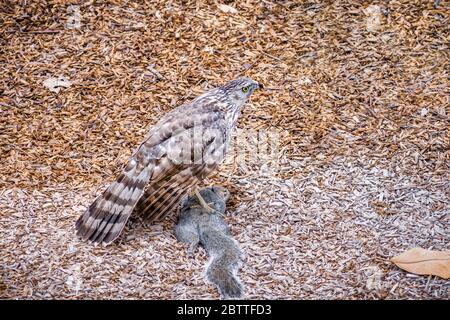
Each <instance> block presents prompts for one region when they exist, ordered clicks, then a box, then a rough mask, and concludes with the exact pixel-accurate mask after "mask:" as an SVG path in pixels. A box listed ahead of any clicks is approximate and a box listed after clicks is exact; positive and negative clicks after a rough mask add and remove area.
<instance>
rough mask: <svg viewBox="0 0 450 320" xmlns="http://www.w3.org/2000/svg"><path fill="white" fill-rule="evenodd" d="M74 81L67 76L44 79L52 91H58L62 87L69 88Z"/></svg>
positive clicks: (46, 85) (45, 84)
mask: <svg viewBox="0 0 450 320" xmlns="http://www.w3.org/2000/svg"><path fill="white" fill-rule="evenodd" d="M71 84H72V83H71V82H70V81H69V79H67V78H65V77H58V78H48V79H46V80H45V81H44V86H45V87H47V88H48V89H49V90H50V91H52V92H56V93H58V92H59V90H61V87H64V88H68V87H70V85H71Z"/></svg>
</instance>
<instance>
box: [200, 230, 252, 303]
mask: <svg viewBox="0 0 450 320" xmlns="http://www.w3.org/2000/svg"><path fill="white" fill-rule="evenodd" d="M208 231H209V230H206V231H203V232H201V234H200V238H201V239H203V241H202V243H203V244H204V247H205V249H206V250H207V251H208V254H209V255H210V256H211V258H210V261H209V263H208V266H207V267H206V278H207V279H208V280H209V281H211V282H212V283H213V284H214V285H216V286H217V288H218V289H219V292H220V295H221V296H222V298H224V299H229V298H240V297H241V296H242V293H243V290H244V288H243V286H242V283H241V281H240V280H239V278H238V277H237V275H236V273H237V271H238V270H239V268H240V267H241V265H242V260H241V251H240V249H239V246H238V244H237V243H236V241H235V240H234V239H231V238H230V237H228V236H226V235H224V234H219V235H217V233H215V234H213V235H211V236H212V237H209V232H208ZM205 238H209V240H206V241H204V240H205ZM224 244H225V245H224Z"/></svg>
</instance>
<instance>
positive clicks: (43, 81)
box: [0, 0, 450, 299]
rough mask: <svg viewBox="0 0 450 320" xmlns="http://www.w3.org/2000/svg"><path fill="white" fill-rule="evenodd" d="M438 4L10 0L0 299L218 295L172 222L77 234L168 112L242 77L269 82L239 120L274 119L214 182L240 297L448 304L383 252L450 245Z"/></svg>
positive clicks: (1, 121) (2, 108)
mask: <svg viewBox="0 0 450 320" xmlns="http://www.w3.org/2000/svg"><path fill="white" fill-rule="evenodd" d="M219 4H225V5H228V6H230V7H232V8H234V10H231V9H224V8H227V7H224V6H219ZM449 12H450V10H449V2H448V1H431V0H430V1H407V0H395V1H370V2H369V1H356V0H353V1H352V0H346V1H345V0H342V1H304V2H303V1H269V0H263V1H256V0H246V1H224V2H216V1H201V0H199V1H189V2H188V1H162V0H157V1H148V2H145V3H142V2H141V1H126V2H122V1H87V2H83V3H80V2H78V1H45V2H44V1H8V0H4V1H2V5H1V6H0V83H1V86H0V159H1V161H0V230H1V231H0V253H1V254H0V298H6V299H48V298H62V299H94V298H99V299H105V298H120V299H121V298H127V299H140V298H145V299H183V298H199V299H211V298H214V299H215V298H218V293H217V291H216V290H215V288H214V287H213V286H212V285H210V284H208V283H206V282H205V280H204V278H203V267H204V265H205V263H206V260H207V255H206V253H205V252H204V250H202V249H199V250H197V251H196V252H195V254H194V257H190V256H189V255H188V253H187V247H186V246H184V245H183V244H181V243H178V242H177V241H176V239H175V237H174V233H173V227H174V219H175V218H172V219H168V220H167V221H165V222H164V223H162V224H159V225H151V226H148V225H140V224H137V225H136V226H134V227H133V226H129V227H128V228H127V230H125V233H124V236H123V237H122V238H121V239H120V241H119V242H118V243H115V244H113V245H111V246H108V247H106V248H103V247H93V246H91V245H89V244H86V243H83V242H80V241H79V240H78V239H77V238H76V237H75V234H74V222H75V220H76V218H77V217H78V216H79V214H81V213H82V212H83V210H84V209H85V208H86V206H87V205H89V203H90V202H91V201H92V200H93V199H94V198H95V196H96V195H97V194H98V193H99V192H101V191H102V189H103V188H104V187H105V186H106V185H107V184H108V183H109V182H111V181H112V180H113V178H114V176H115V174H116V173H117V172H118V170H119V169H120V168H121V167H122V165H123V164H124V163H125V161H126V160H127V157H128V156H129V155H130V154H131V152H132V151H133V150H134V148H135V147H137V145H138V144H139V142H140V141H141V140H142V139H143V137H144V135H145V133H146V131H147V129H148V128H149V126H150V125H151V124H153V123H154V122H155V121H157V119H158V118H159V117H160V116H161V115H162V114H164V113H165V112H167V111H168V110H170V109H172V108H174V107H176V106H178V105H180V104H181V103H183V102H185V101H187V100H189V99H192V98H193V97H195V96H196V95H198V94H199V93H201V92H203V91H204V90H205V89H209V88H212V87H214V86H216V85H218V84H222V83H224V82H226V81H228V80H230V79H233V78H236V77H237V76H241V75H247V76H250V77H252V78H254V79H255V80H257V81H259V82H261V83H263V84H264V85H265V87H266V88H267V89H266V90H265V91H263V92H258V93H255V94H254V96H253V97H252V99H251V102H250V103H249V104H248V105H247V106H246V107H245V109H244V110H243V113H242V116H241V119H240V121H239V128H240V129H241V130H242V132H244V133H245V132H248V130H249V129H252V130H254V131H256V130H258V131H265V132H276V133H277V137H278V138H277V139H275V140H274V141H275V142H277V143H278V144H277V145H276V146H277V153H276V155H275V156H274V157H269V158H267V159H264V157H258V156H257V157H255V156H254V155H255V152H252V150H254V149H252V148H255V144H254V143H252V142H251V141H249V140H248V139H247V144H245V143H244V144H243V146H242V147H245V148H247V152H244V151H242V150H241V152H240V154H239V156H240V160H239V161H229V162H228V163H227V164H224V165H223V166H222V167H221V170H220V172H218V173H217V175H215V176H214V177H213V178H211V179H210V181H209V182H210V183H219V184H222V185H225V186H227V187H229V188H230V190H231V191H232V201H231V203H230V206H229V213H228V214H229V215H228V218H227V223H229V224H230V225H231V228H232V232H233V235H234V236H235V237H236V239H237V240H238V241H239V243H240V244H241V248H242V250H243V252H244V254H245V263H244V267H243V269H242V270H241V273H240V275H241V278H242V281H243V282H244V284H245V286H246V291H245V296H246V298H249V299H261V298H262V299H399V298H400V299H413V298H419V299H449V297H450V283H449V281H445V280H442V279H439V278H437V277H433V276H429V277H427V276H416V275H412V274H408V273H406V272H404V271H402V270H400V269H398V268H397V267H395V265H393V264H392V263H390V262H389V258H390V257H393V256H395V255H397V254H399V253H400V252H403V251H405V250H407V249H409V248H411V247H414V246H420V247H423V248H427V249H429V248H432V249H434V250H444V249H447V250H448V249H449V243H450V241H449V240H450V228H449V227H450V182H449V181H450V151H449V150H450V135H449V131H450V101H449V97H450V88H449V70H450V66H449V61H450V59H449V58H450V57H449V55H450V54H449V43H450V27H449V26H450V21H449ZM246 130H247V131H246ZM244 140H245V139H244ZM243 160H245V161H243Z"/></svg>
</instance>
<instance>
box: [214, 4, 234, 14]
mask: <svg viewBox="0 0 450 320" xmlns="http://www.w3.org/2000/svg"><path fill="white" fill-rule="evenodd" d="M217 6H218V7H219V9H220V10H222V11H223V12H225V13H238V11H237V10H236V9H235V8H233V7H231V6H227V5H226V4H218V5H217Z"/></svg>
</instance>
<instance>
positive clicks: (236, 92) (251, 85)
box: [220, 77, 262, 106]
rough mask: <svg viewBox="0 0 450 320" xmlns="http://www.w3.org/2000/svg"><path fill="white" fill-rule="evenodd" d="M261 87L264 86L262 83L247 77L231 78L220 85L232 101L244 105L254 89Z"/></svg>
mask: <svg viewBox="0 0 450 320" xmlns="http://www.w3.org/2000/svg"><path fill="white" fill-rule="evenodd" d="M260 88H262V85H260V84H259V83H258V82H256V81H255V80H252V79H250V78H247V77H243V78H238V79H235V80H231V81H230V82H228V83H226V84H224V85H223V86H221V87H220V89H222V90H223V91H224V92H225V93H226V94H227V96H228V97H229V98H230V99H231V101H232V102H233V103H234V104H236V105H238V106H241V105H243V104H244V103H245V101H247V99H248V97H250V96H251V94H252V93H253V91H255V90H256V89H260Z"/></svg>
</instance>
